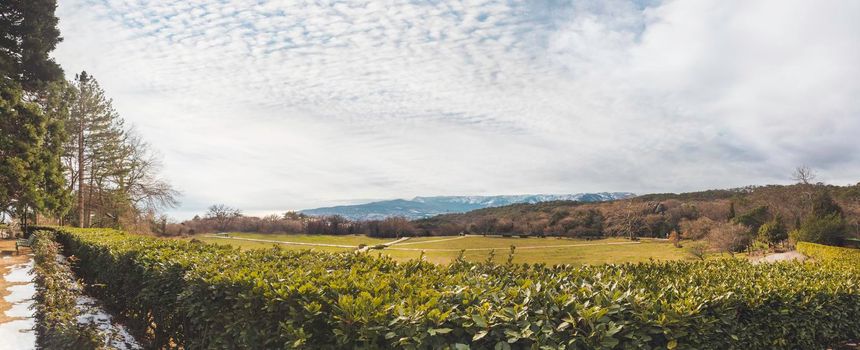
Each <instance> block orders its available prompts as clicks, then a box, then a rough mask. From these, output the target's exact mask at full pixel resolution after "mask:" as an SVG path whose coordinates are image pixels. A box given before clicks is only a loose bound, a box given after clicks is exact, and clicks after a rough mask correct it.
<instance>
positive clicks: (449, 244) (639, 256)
mask: <svg viewBox="0 0 860 350" xmlns="http://www.w3.org/2000/svg"><path fill="white" fill-rule="evenodd" d="M405 243H414V242H413V241H412V240H409V241H406V242H405ZM511 245H514V246H516V247H517V249H516V251H515V253H514V262H515V263H546V264H550V265H552V264H575V265H579V264H603V263H625V262H641V261H648V260H649V259H654V260H686V259H690V256H689V254H687V253H686V251H685V250H684V249H680V248H675V247H674V246H673V245H672V244H671V243H669V242H665V241H654V240H642V241H639V243H634V242H631V241H629V240H626V239H619V238H607V239H600V240H590V241H587V240H579V239H559V238H501V237H464V238H460V239H456V240H448V241H439V242H427V243H423V242H422V243H418V244H408V245H395V246H393V247H391V248H389V249H385V250H383V251H379V252H377V253H378V254H384V255H390V256H391V257H392V258H395V259H397V260H408V259H414V258H417V257H419V256H420V255H421V249H424V250H425V251H424V257H425V259H427V260H428V261H431V262H434V263H441V264H444V263H448V262H451V261H452V260H454V259H455V258H456V257H457V255H459V254H460V252H459V251H460V250H461V249H465V250H466V252H465V255H464V256H465V258H466V259H467V260H471V261H482V260H486V259H487V258H488V256H489V255H490V249H495V258H494V260H495V261H496V262H504V261H506V260H507V259H508V255H509V254H510V246H511ZM404 248H406V249H416V250H401V249H404ZM437 249H438V250H437Z"/></svg>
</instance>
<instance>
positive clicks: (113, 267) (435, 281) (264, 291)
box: [60, 229, 860, 349]
mask: <svg viewBox="0 0 860 350" xmlns="http://www.w3.org/2000/svg"><path fill="white" fill-rule="evenodd" d="M60 238H61V240H62V242H63V244H64V245H65V247H66V248H67V250H68V253H70V254H74V255H75V256H76V257H77V258H78V259H80V263H79V264H78V267H77V269H78V273H79V275H80V276H82V277H83V278H84V279H86V280H87V281H88V282H89V283H91V284H97V285H101V286H102V287H101V288H99V289H97V290H95V291H94V292H96V293H97V294H98V296H99V297H100V298H101V299H102V300H103V301H105V302H107V303H108V304H109V307H111V308H113V309H114V310H115V311H117V312H119V313H121V314H122V315H123V316H125V317H126V318H127V319H129V320H130V322H128V323H127V325H128V326H129V327H131V328H132V329H134V330H135V331H136V332H137V333H138V336H139V339H146V341H147V342H148V343H149V344H148V345H149V347H151V348H168V347H182V348H187V349H205V348H232V349H250V348H266V349H270V348H313V349H335V348H408V349H425V348H456V349H468V348H474V349H510V348H531V349H537V348H546V349H558V348H561V349H596V348H605V349H667V348H668V349H737V348H744V349H779V348H785V349H789V348H792V349H796V348H804V349H816V348H818V349H823V348H825V347H826V346H828V345H830V344H834V343H837V342H839V341H842V340H846V339H858V338H860V279H858V278H859V277H858V276H860V275H858V272H860V271H858V267H857V266H852V265H847V264H846V265H839V266H838V268H834V266H835V265H832V264H827V265H825V264H823V263H813V264H809V263H797V262H791V263H778V264H762V265H752V264H750V263H748V262H746V261H742V260H735V259H724V260H714V261H706V262H649V263H643V264H624V265H601V266H579V267H573V266H546V265H541V264H537V265H517V264H503V265H498V264H492V263H472V262H466V261H464V260H462V259H457V260H456V261H455V262H453V263H452V264H450V265H447V266H438V265H434V264H430V263H426V262H422V261H410V262H406V263H397V262H395V261H393V260H391V259H389V258H379V257H373V256H371V255H368V254H353V253H323V252H312V251H287V250H282V249H278V248H272V249H267V250H251V251H239V250H236V249H233V248H228V247H222V246H214V245H207V244H202V243H191V242H186V241H180V240H167V239H155V238H148V237H142V236H133V235H126V234H123V233H121V232H117V231H110V230H74V229H64V230H63V231H62V232H61V234H60Z"/></svg>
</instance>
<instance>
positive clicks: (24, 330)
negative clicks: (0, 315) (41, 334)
mask: <svg viewBox="0 0 860 350" xmlns="http://www.w3.org/2000/svg"><path fill="white" fill-rule="evenodd" d="M32 267H33V261H32V260H30V262H29V263H27V264H18V265H15V266H12V267H11V268H10V271H9V273H7V274H6V275H4V276H3V279H5V280H6V281H8V282H11V283H25V284H18V285H13V286H11V287H9V288H7V290H8V291H9V292H10V293H11V294H9V295H7V296H5V297H3V299H4V300H6V302H8V303H10V304H12V307H11V308H10V309H9V310H6V312H5V315H6V316H7V317H12V318H17V319H16V320H14V321H10V322H6V323H3V324H0V339H2V340H3V341H2V342H0V350H7V349H8V350H13V349H14V350H18V349H35V348H36V332H34V331H33V327H34V326H35V324H36V321H35V320H34V319H33V313H34V311H33V309H32V305H33V297H34V296H35V295H36V285H35V284H34V283H33V277H34V275H33V270H32Z"/></svg>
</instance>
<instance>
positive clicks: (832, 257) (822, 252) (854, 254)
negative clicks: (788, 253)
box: [796, 242, 860, 266]
mask: <svg viewBox="0 0 860 350" xmlns="http://www.w3.org/2000/svg"><path fill="white" fill-rule="evenodd" d="M796 247H797V251H799V252H801V253H803V254H804V255H806V256H809V257H811V258H813V259H816V260H819V261H822V262H829V263H835V264H839V265H849V266H851V265H853V266H860V249H855V248H843V247H834V246H829V245H823V244H815V243H809V242H798V243H797V245H796Z"/></svg>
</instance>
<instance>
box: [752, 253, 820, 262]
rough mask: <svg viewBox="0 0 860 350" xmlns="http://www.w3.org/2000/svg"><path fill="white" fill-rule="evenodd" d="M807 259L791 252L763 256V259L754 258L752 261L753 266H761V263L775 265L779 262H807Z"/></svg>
mask: <svg viewBox="0 0 860 350" xmlns="http://www.w3.org/2000/svg"><path fill="white" fill-rule="evenodd" d="M806 259H808V258H807V257H806V255H803V254H801V253H800V252H798V251H796V250H792V251H790V252H785V253H776V254H770V255H767V256H763V257H756V258H753V259H751V260H752V262H753V264H761V263H775V262H777V261H792V260H797V261H805V260H806Z"/></svg>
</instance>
